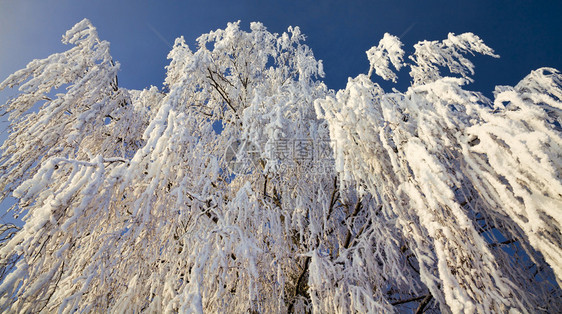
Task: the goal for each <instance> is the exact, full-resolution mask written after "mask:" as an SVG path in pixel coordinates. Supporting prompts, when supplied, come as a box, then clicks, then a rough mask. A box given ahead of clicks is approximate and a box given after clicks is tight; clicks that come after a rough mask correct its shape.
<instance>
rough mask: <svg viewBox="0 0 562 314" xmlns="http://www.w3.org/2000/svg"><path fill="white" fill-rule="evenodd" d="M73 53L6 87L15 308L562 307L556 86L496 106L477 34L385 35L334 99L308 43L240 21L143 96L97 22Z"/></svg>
mask: <svg viewBox="0 0 562 314" xmlns="http://www.w3.org/2000/svg"><path fill="white" fill-rule="evenodd" d="M63 42H64V43H67V44H69V45H71V48H70V49H69V50H68V51H66V52H63V53H59V54H54V55H52V56H50V57H48V58H46V59H42V60H34V61H32V62H31V63H29V64H28V66H27V67H26V68H25V69H22V70H20V71H18V72H16V73H14V74H12V75H11V76H10V77H8V78H7V79H6V80H5V81H4V82H2V83H0V90H1V89H5V88H8V87H10V88H11V87H16V86H19V91H20V93H19V94H18V96H16V97H15V98H13V99H11V100H9V101H8V102H7V103H6V104H4V105H3V107H2V108H3V110H4V111H5V112H6V113H8V114H9V117H10V122H11V125H10V136H9V138H8V140H7V141H6V142H5V143H4V145H3V146H2V152H1V154H2V155H1V157H0V177H1V178H2V180H1V181H0V188H1V189H2V194H1V197H2V199H4V198H6V197H8V196H12V197H15V198H16V199H17V200H18V202H17V204H16V205H15V206H14V208H12V210H13V212H14V213H15V214H16V215H17V214H22V215H23V227H22V228H19V227H16V226H13V225H3V226H1V228H0V234H1V235H2V240H1V241H0V263H1V264H0V267H1V270H0V309H2V310H3V311H13V312H53V311H60V312H74V311H80V312H117V313H121V312H158V313H159V312H253V313H254V312H260V313H261V312H305V311H314V312H393V311H405V310H407V309H410V310H416V311H417V312H423V311H424V310H428V309H429V310H435V311H442V312H455V313H458V312H470V313H472V312H479V313H490V312H507V311H508V310H509V311H514V312H523V313H524V312H534V311H535V310H542V311H549V312H556V311H560V310H561V308H562V304H561V302H560V298H561V297H562V292H561V290H560V286H559V284H560V282H562V264H561V263H560V261H562V232H561V227H562V212H561V210H562V179H561V178H560V173H562V171H561V168H562V136H561V135H562V134H561V132H562V128H561V123H562V75H561V74H560V73H559V72H558V71H557V70H555V69H551V68H542V69H538V70H536V71H533V72H532V73H531V74H529V75H528V76H527V77H525V78H524V79H523V80H522V81H521V82H520V83H519V84H517V85H516V86H514V87H511V86H498V87H497V88H496V91H495V93H494V99H493V100H489V99H487V98H486V97H484V96H483V95H482V94H480V93H478V92H472V91H469V90H467V84H468V83H470V82H471V80H472V79H471V78H470V76H469V75H471V74H473V73H474V65H473V64H472V63H471V62H470V61H469V60H468V59H467V58H466V57H465V55H466V54H467V53H471V54H472V53H480V54H484V55H489V56H493V57H497V56H496V55H495V54H494V53H493V50H492V49H491V48H489V47H487V46H486V45H485V44H484V43H483V42H482V40H481V39H480V38H478V37H477V36H476V35H474V34H472V33H465V34H460V35H455V34H449V36H448V38H447V39H445V40H443V41H424V42H420V43H418V44H416V45H415V46H414V49H415V51H414V53H413V54H412V55H411V56H408V58H406V60H409V61H405V59H404V57H405V52H404V51H403V50H402V43H401V42H400V40H399V38H397V37H395V36H392V35H389V34H385V36H384V38H383V39H382V40H381V41H380V43H379V44H378V46H375V47H373V48H371V49H370V50H369V51H367V58H368V60H369V62H370V70H369V73H368V75H365V74H360V75H359V76H357V77H356V78H352V79H350V80H349V82H348V84H347V87H346V88H345V89H343V90H340V91H338V92H334V91H332V90H329V89H328V88H327V87H326V86H325V85H324V84H323V83H322V82H321V81H320V79H321V78H322V77H323V76H324V73H323V65H322V62H321V61H318V60H316V59H315V57H314V55H313V53H312V51H311V50H310V48H309V47H307V46H306V45H305V44H304V43H303V42H304V36H303V35H302V34H301V32H300V30H299V28H298V27H294V28H289V29H288V31H287V32H286V33H283V34H272V33H270V32H268V31H267V29H266V28H265V27H264V26H263V25H262V24H260V23H252V24H251V25H250V30H249V31H244V30H242V29H240V26H239V23H231V24H228V26H227V27H226V29H224V30H216V31H213V32H210V33H208V34H204V35H202V36H201V37H199V39H198V40H197V45H196V49H194V50H191V49H190V48H189V47H188V45H187V44H186V43H185V41H184V40H183V38H178V39H177V40H176V42H175V44H174V47H173V49H172V51H171V52H170V54H169V56H168V58H169V59H170V60H171V61H170V65H169V66H168V67H167V77H166V80H165V88H164V90H159V89H158V88H156V87H151V88H147V89H145V90H143V91H136V90H127V89H125V88H123V87H120V86H118V81H117V72H118V69H119V64H118V63H117V62H114V61H113V60H112V58H111V56H110V54H109V43H107V42H105V41H101V40H100V39H99V38H98V36H97V33H96V30H95V28H94V27H93V26H92V25H91V24H90V22H89V21H88V20H83V21H82V22H80V23H78V24H76V26H74V27H73V28H72V29H71V30H69V31H68V32H67V33H66V35H65V36H64V37H63ZM390 66H392V67H393V68H394V69H395V70H400V69H401V68H403V67H409V68H410V76H411V77H412V85H411V87H409V88H408V89H407V90H406V91H405V92H399V91H397V90H394V91H393V92H385V91H384V90H383V89H382V88H381V87H380V86H379V85H378V84H376V83H374V82H373V81H372V80H371V76H372V74H373V73H374V74H377V75H379V76H381V77H382V78H383V79H385V80H392V81H396V80H397V78H398V77H397V75H396V73H395V72H394V71H393V70H392V69H390ZM444 70H447V71H448V72H449V73H448V74H447V75H445V74H443V71H444ZM34 108H38V109H36V110H35V109H34Z"/></svg>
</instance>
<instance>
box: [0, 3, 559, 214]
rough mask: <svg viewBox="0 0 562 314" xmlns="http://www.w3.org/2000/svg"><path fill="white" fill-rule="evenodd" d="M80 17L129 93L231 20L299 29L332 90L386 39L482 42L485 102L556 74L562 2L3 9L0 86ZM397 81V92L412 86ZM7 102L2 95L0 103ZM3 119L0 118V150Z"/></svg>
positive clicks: (56, 46) (479, 76)
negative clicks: (529, 78) (486, 51)
mask: <svg viewBox="0 0 562 314" xmlns="http://www.w3.org/2000/svg"><path fill="white" fill-rule="evenodd" d="M85 17H86V18H89V19H90V20H91V21H92V23H93V24H94V25H95V26H96V27H97V29H98V33H99V35H100V37H101V38H102V39H105V40H108V41H109V42H111V51H112V55H113V57H114V59H115V60H118V61H119V62H120V63H121V65H122V67H121V73H120V75H119V83H120V85H121V86H123V87H126V88H135V89H142V88H144V87H147V86H150V85H155V86H158V87H161V86H162V82H163V80H164V75H165V71H164V66H165V65H166V64H167V63H168V60H166V55H167V54H168V51H169V50H170V47H169V46H168V43H173V42H174V39H175V38H176V37H178V36H181V35H183V36H184V37H185V38H186V40H187V43H188V44H190V46H192V47H193V46H194V40H195V38H197V37H198V36H199V35H201V34H202V33H206V32H208V31H210V30H214V29H217V28H224V27H225V26H226V23H227V22H229V21H236V20H241V21H242V27H244V28H246V29H248V28H249V23H250V22H252V21H260V22H263V23H264V24H265V26H266V27H268V29H269V30H270V31H272V32H277V33H280V32H283V31H285V30H286V29H287V27H288V26H290V25H293V26H295V25H296V26H300V27H301V29H302V31H303V32H304V33H305V34H306V35H307V36H308V40H307V44H308V45H309V46H310V47H311V48H312V49H313V51H314V54H315V56H316V58H318V59H322V60H324V69H325V72H326V78H325V82H326V83H327V85H328V87H329V88H332V89H340V88H343V87H344V86H345V83H346V82H347V78H348V77H349V76H356V75H357V74H359V73H366V72H367V70H368V62H367V58H366V55H365V51H366V50H368V49H369V48H370V47H371V46H373V45H376V44H377V43H378V41H379V40H380V38H381V37H382V36H383V34H384V33H385V32H389V33H391V34H394V35H397V36H400V35H402V34H403V33H404V32H405V31H406V30H408V29H410V31H409V32H407V33H406V34H405V35H404V36H403V38H402V41H403V42H404V44H405V46H404V48H405V49H406V51H410V52H411V51H412V45H413V44H414V43H416V42H417V41H420V40H424V39H428V40H440V39H444V38H445V37H446V36H447V33H448V32H454V33H457V34H458V33H462V32H468V31H469V32H473V33H475V34H477V35H479V36H480V37H481V38H482V39H483V40H484V42H486V43H487V44H488V45H489V46H490V47H492V48H493V49H495V51H496V53H498V54H499V55H500V56H501V58H500V59H494V58H489V57H474V58H472V60H473V61H474V62H475V64H476V75H475V76H474V78H475V80H476V82H475V83H474V84H473V85H472V86H471V87H469V88H471V89H474V90H479V91H482V92H484V93H485V94H486V95H490V94H491V91H492V90H493V88H494V86H495V85H502V84H503V85H505V84H509V85H513V84H516V83H517V82H518V81H519V80H520V79H521V78H523V77H524V76H525V75H526V74H528V73H529V72H530V71H531V70H533V69H536V68H538V67H542V66H549V67H555V68H557V69H559V70H562V1H489V0H488V1H462V2H461V1H454V0H453V1H432V0H424V1H400V0H383V1H376V0H366V1H332V0H321V1H312V0H300V1H268V0H262V1H258V0H247V1H246V0H237V1H234V0H230V1H203V0H197V1H179V0H176V1H172V0H166V1H140V0H136V1H133V0H128V1H117V0H111V1H108V0H101V1H83V0H60V1H53V0H34V1H31V0H0V80H3V79H4V78H6V77H7V76H8V75H9V74H10V73H13V72H14V71H16V70H18V69H21V68H23V67H25V65H26V64H27V63H28V62H29V61H31V60H32V59H35V58H45V57H47V56H48V55H49V54H51V53H54V52H61V51H63V50H65V49H67V48H65V46H64V45H62V44H61V43H60V39H61V36H62V34H64V32H65V31H66V30H67V29H69V28H70V27H72V26H73V25H74V24H75V23H76V22H78V21H80V20H81V19H83V18H85ZM402 72H404V73H403V74H402V75H401V80H399V86H398V88H399V89H404V88H405V87H406V86H407V85H408V80H407V77H405V76H404V75H407V73H406V72H407V71H402ZM383 86H384V87H388V86H389V85H388V84H384V85H383ZM9 94H10V93H6V92H4V93H0V101H4V100H5V99H6V97H7V96H9ZM5 119H6V117H0V141H3V140H4V139H5V133H4V132H2V129H4V128H5V126H6V124H5V122H4V123H2V122H1V120H5ZM0 207H5V204H4V205H0ZM4 210H5V209H4ZM4 210H1V211H0V213H2V212H4Z"/></svg>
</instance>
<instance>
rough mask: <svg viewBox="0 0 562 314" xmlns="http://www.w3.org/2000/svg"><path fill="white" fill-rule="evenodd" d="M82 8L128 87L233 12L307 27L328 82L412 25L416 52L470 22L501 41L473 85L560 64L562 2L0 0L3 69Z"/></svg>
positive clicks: (487, 87)
mask: <svg viewBox="0 0 562 314" xmlns="http://www.w3.org/2000/svg"><path fill="white" fill-rule="evenodd" d="M84 17H87V18H89V19H90V20H91V21H92V23H93V24H94V25H95V26H96V27H97V28H98V32H99V35H100V37H101V38H102V39H105V40H108V41H109V42H111V49H112V54H113V56H114V59H116V60H118V61H120V62H121V64H122V70H121V74H120V83H121V85H122V86H124V87H128V88H139V89H140V88H143V87H146V86H149V85H151V84H152V85H156V86H159V87H160V86H161V85H162V81H163V79H164V74H165V72H164V66H165V65H166V64H167V62H168V61H167V60H166V55H167V53H168V51H169V47H168V46H167V44H166V43H165V41H167V42H168V43H173V42H174V39H175V38H176V37H178V36H180V35H183V36H185V38H186V40H187V42H188V44H190V46H194V40H195V38H197V37H198V36H199V35H200V34H202V33H205V32H208V31H209V30H213V29H216V28H223V27H225V25H226V23H227V22H229V21H236V20H242V26H243V27H245V28H248V25H249V23H250V22H251V21H261V22H263V23H264V24H265V25H266V27H268V28H269V30H270V31H272V32H282V31H284V30H286V29H287V27H288V26H290V25H298V26H300V27H301V29H302V31H303V32H304V33H305V34H306V35H307V36H308V40H307V43H308V45H309V46H311V48H312V49H313V51H314V53H315V55H316V57H317V58H318V59H322V60H324V67H325V71H326V74H327V76H326V78H325V81H326V83H327V84H328V86H329V87H330V88H334V89H337V88H342V87H344V85H345V82H346V81H347V77H348V76H356V75H357V74H359V73H363V72H366V71H367V67H368V62H367V59H366V56H365V51H366V50H367V49H369V48H370V47H371V46H373V45H375V44H377V43H378V41H379V39H380V38H381V37H382V35H383V34H384V33H385V32H389V33H391V34H394V35H401V34H402V33H404V31H405V30H407V29H408V28H409V27H410V26H412V25H413V27H412V28H411V31H409V32H408V33H407V34H406V35H405V36H404V37H403V42H404V43H405V48H406V49H407V50H410V51H411V50H412V48H411V45H412V44H413V43H415V42H417V41H419V40H424V39H428V40H436V39H443V38H445V37H446V35H447V33H448V32H454V33H457V34H458V33H461V32H467V31H471V32H474V33H475V34H477V35H479V36H480V37H481V38H483V39H484V41H485V42H486V43H487V44H488V45H489V46H490V47H492V48H494V49H495V50H496V52H497V53H498V54H500V55H501V59H499V60H497V59H493V58H488V57H486V58H480V57H477V58H473V60H475V63H476V66H477V68H476V75H475V79H476V83H475V84H476V85H475V86H474V89H477V90H483V91H484V92H486V93H489V92H490V91H491V90H492V89H493V86H494V85H496V84H514V83H516V82H518V81H519V80H520V79H521V78H522V77H523V76H525V75H526V74H527V73H529V71H531V70H532V69H535V68H538V67H541V66H551V67H556V68H558V69H562V57H561V55H562V54H561V51H562V49H561V48H562V3H561V2H560V1H462V2H461V1H429V0H424V1H399V0H394V1H386V0H383V1H376V0H367V1H332V0H322V1H311V0H300V1H268V0H263V1H258V0H248V1H244V0H242V1H241V0H238V1H232V0H229V1H203V0H198V1H171V0H169V1H138V0H137V1H132V0H131V1H117V0H112V1H107V0H102V1H82V0H72V1H71V0H60V1H52V0H35V1H29V0H19V1H16V0H0V77H1V78H2V79H3V78H5V77H6V76H7V75H9V74H10V73H12V72H14V71H16V70H18V69H20V68H22V67H24V66H25V65H26V63H27V62H29V61H30V60H32V59H34V58H44V57H46V56H48V55H49V54H51V53H53V52H59V51H63V50H64V49H65V47H64V46H63V45H62V44H61V43H60V38H61V35H62V34H63V33H64V32H65V31H66V30H67V29H68V28H70V27H71V26H72V25H74V24H75V23H76V22H78V21H80V20H81V19H82V18H84ZM155 31H156V32H158V33H159V34H160V35H157V34H156V33H155ZM401 83H402V84H406V85H407V83H408V82H407V81H406V79H403V80H401ZM402 84H400V85H402Z"/></svg>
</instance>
